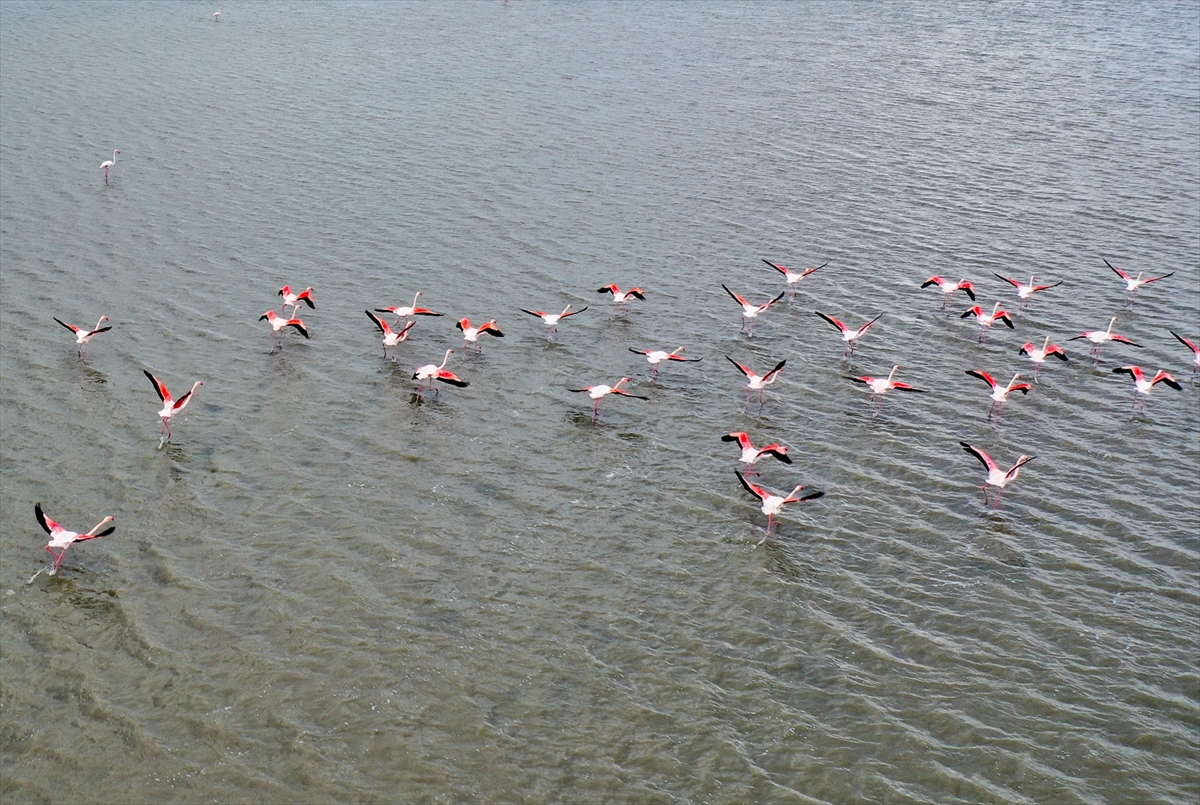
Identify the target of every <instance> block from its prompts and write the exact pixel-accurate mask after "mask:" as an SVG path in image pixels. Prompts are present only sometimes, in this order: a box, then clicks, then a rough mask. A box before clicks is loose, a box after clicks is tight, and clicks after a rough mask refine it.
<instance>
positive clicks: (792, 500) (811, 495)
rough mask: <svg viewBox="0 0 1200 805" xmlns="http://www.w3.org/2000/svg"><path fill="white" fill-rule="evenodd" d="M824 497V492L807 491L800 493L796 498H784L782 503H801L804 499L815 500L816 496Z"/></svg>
mask: <svg viewBox="0 0 1200 805" xmlns="http://www.w3.org/2000/svg"><path fill="white" fill-rule="evenodd" d="M822 497H825V493H824V492H809V493H808V494H807V495H801V496H800V497H798V498H784V501H783V502H784V503H803V502H804V501H806V500H816V499H817V498H822Z"/></svg>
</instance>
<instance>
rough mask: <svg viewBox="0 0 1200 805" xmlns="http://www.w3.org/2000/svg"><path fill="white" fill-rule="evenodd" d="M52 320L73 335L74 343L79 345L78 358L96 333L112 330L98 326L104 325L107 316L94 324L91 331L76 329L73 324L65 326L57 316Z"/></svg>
mask: <svg viewBox="0 0 1200 805" xmlns="http://www.w3.org/2000/svg"><path fill="white" fill-rule="evenodd" d="M54 320H55V321H56V322H58V323H59V324H61V325H62V326H63V327H66V328H67V329H68V330H70V331H71V332H73V333H75V343H76V344H78V345H79V357H81V358H82V357H83V353H84V351H85V350H86V349H87V345H88V342H89V341H91V340H92V338H93V337H94V336H95V335H96V334H97V333H107V332H108V331H109V330H111V329H112V327H101V326H100V325H101V324H104V322H106V321H108V316H101V317H100V321H98V322H96V327H95V329H93V330H85V329H83V328H82V327H76V326H75V325H74V324H67V323H66V322H65V321H63V320H62V319H60V318H58V317H57V316H56V317H54Z"/></svg>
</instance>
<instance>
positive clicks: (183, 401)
mask: <svg viewBox="0 0 1200 805" xmlns="http://www.w3.org/2000/svg"><path fill="white" fill-rule="evenodd" d="M142 374H144V375H146V377H148V378H150V382H151V383H153V384H154V391H155V392H156V393H157V394H158V398H159V399H160V400H162V402H163V409H162V410H161V411H159V412H158V415H159V416H160V417H162V432H161V433H160V434H159V436H161V437H162V438H163V439H170V438H171V417H173V416H175V415H176V414H178V413H179V412H180V411H182V410H183V409H184V408H187V405H188V403H190V402H191V401H192V394H194V393H195V391H196V389H198V388H199V387H200V386H203V385H204V383H202V382H201V381H199V380H197V381H196V382H195V383H193V384H192V387H191V389H190V390H188V393H187V394H185V395H183V396H182V397H180V398H179V399H178V400H173V399H171V392H169V391H167V387H166V385H165V384H164V383H163V382H162V381H161V380H159V379H158V378H157V377H155V376H154V375H152V374H150V373H149V372H148V371H146V370H145V369H143V370H142ZM159 444H160V445H161V444H162V441H160V442H159Z"/></svg>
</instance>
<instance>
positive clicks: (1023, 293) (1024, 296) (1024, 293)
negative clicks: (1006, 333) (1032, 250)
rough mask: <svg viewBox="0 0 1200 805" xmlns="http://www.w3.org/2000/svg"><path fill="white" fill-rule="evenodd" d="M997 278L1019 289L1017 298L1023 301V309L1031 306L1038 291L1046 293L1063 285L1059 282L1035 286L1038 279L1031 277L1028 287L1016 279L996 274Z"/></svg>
mask: <svg viewBox="0 0 1200 805" xmlns="http://www.w3.org/2000/svg"><path fill="white" fill-rule="evenodd" d="M993 273H994V272H993ZM996 276H997V277H1000V279H1002V280H1004V281H1005V282H1007V283H1008V284H1009V285H1011V286H1013V287H1014V288H1016V289H1017V298H1018V299H1020V300H1021V307H1025V306H1026V305H1027V304H1029V298H1030V297H1031V296H1033V295H1034V294H1035V293H1037V292H1038V291H1046V290H1049V289H1050V288H1057V287H1058V286H1059V285H1062V280H1059V281H1058V282H1055V283H1052V284H1050V285H1034V284H1033V281H1034V280H1035V279H1036V277H1030V278H1029V284H1028V285H1026V284H1025V283H1023V282H1021V281H1020V280H1015V279H1012V278H1011V277H1004V276H1001V275H1000V274H996Z"/></svg>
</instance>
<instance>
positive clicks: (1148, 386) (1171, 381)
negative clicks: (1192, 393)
mask: <svg viewBox="0 0 1200 805" xmlns="http://www.w3.org/2000/svg"><path fill="white" fill-rule="evenodd" d="M1113 372H1114V373H1116V374H1125V375H1129V376H1130V377H1132V378H1133V407H1132V408H1131V409H1130V411H1129V413H1130V416H1132V415H1133V412H1134V411H1136V410H1137V408H1138V404H1139V403H1141V409H1142V412H1143V413H1145V411H1146V401H1147V400H1149V399H1150V392H1151V390H1153V388H1154V385H1155V384H1156V383H1166V384H1167V385H1168V386H1170V387H1171V388H1173V389H1175V390H1176V391H1183V386H1181V385H1179V381H1178V380H1176V379H1175V378H1174V377H1173V376H1172V375H1170V374H1168V373H1166V372H1164V371H1163V370H1162V369H1159V370H1158V374H1156V375H1155V376H1154V377H1153V378H1151V379H1150V380H1147V379H1146V377H1145V375H1143V374H1142V367H1140V366H1118V367H1117V368H1115V369H1113Z"/></svg>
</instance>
